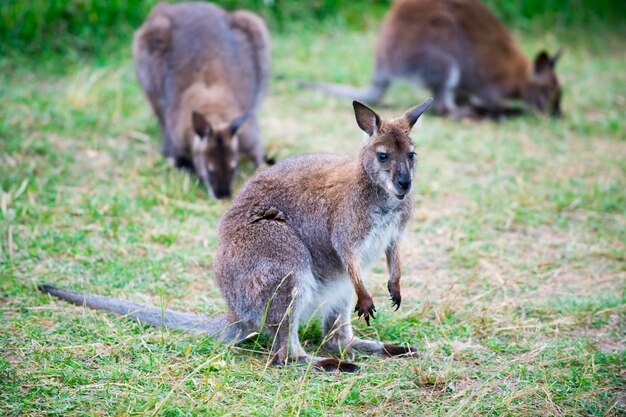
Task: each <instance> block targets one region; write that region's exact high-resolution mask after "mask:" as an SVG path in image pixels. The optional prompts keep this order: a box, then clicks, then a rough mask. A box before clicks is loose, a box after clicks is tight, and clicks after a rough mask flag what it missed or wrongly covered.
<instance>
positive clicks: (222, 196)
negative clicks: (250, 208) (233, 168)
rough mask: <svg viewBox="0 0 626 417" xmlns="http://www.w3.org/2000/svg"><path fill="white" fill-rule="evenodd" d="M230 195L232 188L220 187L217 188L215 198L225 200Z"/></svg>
mask: <svg viewBox="0 0 626 417" xmlns="http://www.w3.org/2000/svg"><path fill="white" fill-rule="evenodd" d="M229 197H230V190H221V189H219V188H218V189H216V190H215V198H217V199H219V200H223V199H225V198H229Z"/></svg>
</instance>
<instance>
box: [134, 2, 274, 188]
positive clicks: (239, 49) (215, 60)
mask: <svg viewBox="0 0 626 417" xmlns="http://www.w3.org/2000/svg"><path fill="white" fill-rule="evenodd" d="M133 54H134V57H135V67H136V72H137V78H138V79H139V83H140V84H141V87H142V88H143V90H144V93H145V95H146V97H147V99H148V102H149V103H150V106H151V107H152V110H153V111H154V114H155V115H156V116H157V118H158V120H159V123H160V126H161V132H162V135H163V155H164V156H165V157H166V158H167V159H168V160H173V161H174V163H175V164H176V166H178V167H184V168H188V169H190V170H193V171H195V173H196V174H197V175H198V177H199V178H200V179H201V180H202V182H203V183H204V184H205V186H206V187H207V190H208V192H209V194H210V195H212V196H215V197H217V198H225V197H228V196H230V194H231V186H232V182H233V179H234V177H235V172H236V170H237V166H238V161H239V153H240V152H242V153H244V154H247V155H248V156H250V158H252V160H253V162H254V164H255V166H257V167H258V166H259V165H260V164H261V163H262V162H263V158H264V153H263V148H262V144H261V138H260V129H259V123H258V121H257V117H256V114H255V112H256V110H257V108H258V107H259V104H260V101H261V98H262V96H263V93H264V91H265V88H266V86H267V82H268V78H269V71H270V46H269V34H268V31H267V28H266V26H265V23H264V22H263V20H262V19H261V18H260V17H258V16H256V15H254V14H253V13H249V12H245V11H236V12H233V13H229V12H226V11H224V10H222V9H221V8H219V7H218V6H216V5H213V4H207V3H178V4H158V5H157V6H156V7H155V8H154V9H153V10H152V12H151V13H150V16H149V17H148V19H147V20H146V22H145V23H144V24H143V25H142V26H141V27H140V28H139V29H138V30H137V31H136V32H135V38H134V41H133Z"/></svg>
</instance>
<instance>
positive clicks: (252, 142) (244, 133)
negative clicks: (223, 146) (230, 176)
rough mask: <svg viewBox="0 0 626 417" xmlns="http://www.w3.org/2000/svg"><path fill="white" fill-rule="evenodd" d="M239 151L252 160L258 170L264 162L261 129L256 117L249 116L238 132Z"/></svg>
mask: <svg viewBox="0 0 626 417" xmlns="http://www.w3.org/2000/svg"><path fill="white" fill-rule="evenodd" d="M238 136H239V149H240V150H241V152H242V153H244V154H246V155H247V156H249V157H250V159H252V162H253V163H254V166H255V167H256V168H258V167H259V166H261V164H262V163H263V161H264V160H265V153H264V151H263V144H262V142H261V128H260V127H259V121H258V119H257V117H256V115H252V116H250V118H249V119H248V120H247V121H246V123H245V124H244V125H243V126H242V127H241V130H240V131H239V134H238Z"/></svg>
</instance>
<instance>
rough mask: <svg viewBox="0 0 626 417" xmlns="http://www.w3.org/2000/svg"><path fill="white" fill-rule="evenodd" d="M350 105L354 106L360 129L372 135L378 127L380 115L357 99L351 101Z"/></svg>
mask: <svg viewBox="0 0 626 417" xmlns="http://www.w3.org/2000/svg"><path fill="white" fill-rule="evenodd" d="M352 107H354V115H355V116H356V122H357V123H358V125H359V127H360V128H361V130H362V131H364V132H365V133H367V134H368V135H370V136H372V135H373V134H374V133H375V132H376V131H377V130H378V128H379V127H380V116H379V115H378V114H376V112H375V111H374V110H372V109H370V108H369V107H367V106H366V105H365V104H362V103H359V102H358V101H353V102H352Z"/></svg>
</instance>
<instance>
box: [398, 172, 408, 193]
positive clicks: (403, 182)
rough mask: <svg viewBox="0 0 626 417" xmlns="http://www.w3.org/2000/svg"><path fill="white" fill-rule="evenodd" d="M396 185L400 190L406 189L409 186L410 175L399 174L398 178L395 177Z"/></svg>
mask: <svg viewBox="0 0 626 417" xmlns="http://www.w3.org/2000/svg"><path fill="white" fill-rule="evenodd" d="M396 185H397V186H398V188H399V189H401V190H402V191H406V190H408V189H409V188H411V177H409V176H404V175H401V176H399V177H398V178H396Z"/></svg>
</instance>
